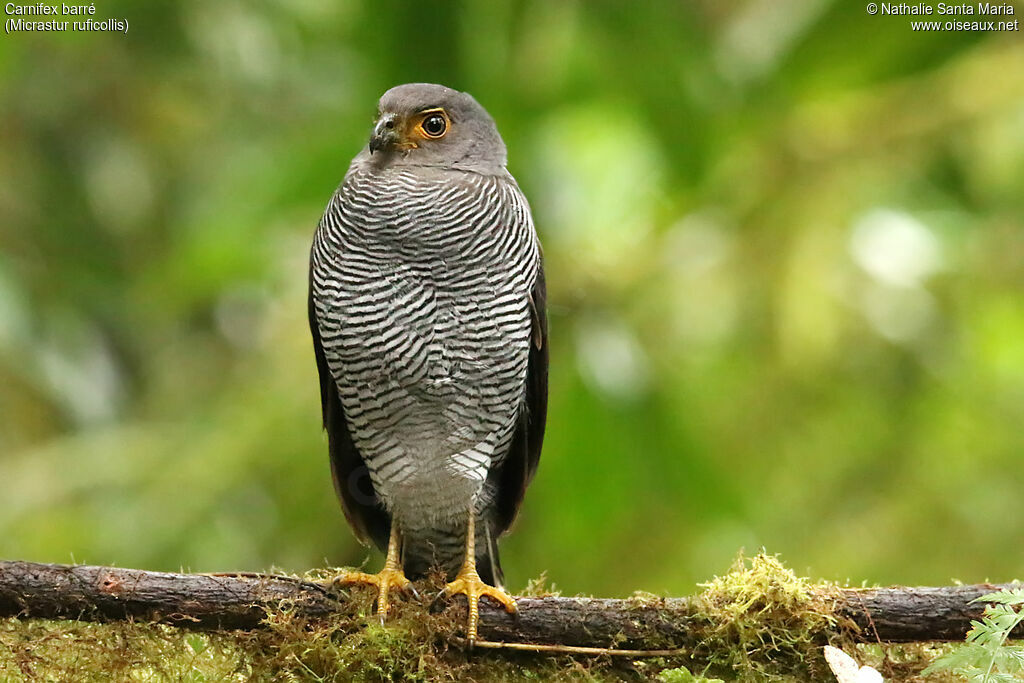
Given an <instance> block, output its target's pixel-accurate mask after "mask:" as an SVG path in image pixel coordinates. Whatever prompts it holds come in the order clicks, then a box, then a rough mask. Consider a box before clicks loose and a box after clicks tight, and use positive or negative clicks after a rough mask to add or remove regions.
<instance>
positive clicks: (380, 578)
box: [333, 523, 416, 621]
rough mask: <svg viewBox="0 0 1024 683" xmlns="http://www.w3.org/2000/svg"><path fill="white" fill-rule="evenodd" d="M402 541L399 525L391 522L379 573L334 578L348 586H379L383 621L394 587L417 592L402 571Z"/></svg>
mask: <svg viewBox="0 0 1024 683" xmlns="http://www.w3.org/2000/svg"><path fill="white" fill-rule="evenodd" d="M400 550H401V543H400V542H399V534H398V525H397V524H394V523H392V524H391V537H390V538H389V539H388V556H387V558H386V559H385V560H384V568H383V569H381V570H380V572H379V573H377V574H366V573H364V572H344V573H342V574H340V575H339V576H336V577H335V578H334V581H333V583H334V585H336V586H337V585H340V586H348V585H351V584H354V583H362V584H368V585H371V586H376V587H377V591H378V593H377V614H378V615H380V618H381V621H383V620H384V617H386V616H387V614H388V609H389V608H390V606H391V604H390V602H389V601H388V594H389V593H390V592H391V589H392V588H397V589H399V590H406V591H410V592H412V593H413V594H414V595H415V593H416V591H415V589H414V588H413V587H412V582H411V581H409V579H407V578H406V577H405V572H403V571H402V560H401V557H400V555H401V552H400Z"/></svg>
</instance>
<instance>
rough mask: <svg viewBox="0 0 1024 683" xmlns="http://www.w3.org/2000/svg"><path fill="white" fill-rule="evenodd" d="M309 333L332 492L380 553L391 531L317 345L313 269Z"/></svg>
mask: <svg viewBox="0 0 1024 683" xmlns="http://www.w3.org/2000/svg"><path fill="white" fill-rule="evenodd" d="M309 278H310V279H309V329H310V332H312V334H313V350H314V351H315V352H316V367H317V371H318V372H319V373H320V403H321V406H322V408H323V421H324V429H326V430H327V444H328V450H329V452H330V457H331V474H332V475H334V489H335V491H337V493H338V497H339V498H340V499H341V507H342V510H344V512H345V518H346V519H348V523H349V524H351V525H352V528H353V529H354V530H355V532H356V536H357V537H358V538H359V540H360V541H362V542H363V543H367V542H369V541H373V543H374V544H375V545H376V546H377V547H378V548H380V549H381V550H384V549H385V548H387V544H388V534H389V533H390V531H391V519H390V518H389V517H388V515H387V513H386V512H385V510H384V506H383V505H382V504H381V503H380V499H379V498H378V497H377V493H376V491H374V489H373V482H372V481H371V480H370V472H369V470H368V469H367V468H366V464H365V463H364V462H363V456H362V455H360V453H359V449H358V448H356V445H355V443H353V442H352V435H351V434H350V433H349V430H348V422H347V421H346V419H345V409H344V407H342V405H341V397H339V396H338V387H337V385H336V384H335V382H334V376H333V375H332V374H331V369H330V368H329V367H328V365H327V356H326V355H324V347H323V344H322V343H321V341H320V327H319V325H317V321H316V308H315V306H314V301H313V266H312V263H311V264H310V269H309Z"/></svg>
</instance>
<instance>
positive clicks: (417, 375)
mask: <svg viewBox="0 0 1024 683" xmlns="http://www.w3.org/2000/svg"><path fill="white" fill-rule="evenodd" d="M402 89H405V90H404V91H403V90H402ZM396 91H398V92H396ZM424 108H426V109H427V110H428V111H433V110H434V109H441V108H443V110H444V113H445V116H446V117H447V121H448V125H449V126H450V128H451V130H450V131H449V135H448V136H447V137H448V139H446V140H444V145H445V146H442V145H432V144H431V143H434V142H440V141H434V140H431V139H429V138H427V137H426V136H425V135H422V134H421V137H422V138H424V139H423V140H418V142H417V143H414V144H416V146H415V147H409V148H404V149H403V148H402V146H401V144H400V141H401V139H402V138H401V137H400V136H402V135H404V136H410V137H411V136H412V132H411V130H410V129H409V128H408V126H410V125H412V124H410V121H411V120H414V119H416V118H417V116H421V114H420V112H422V111H423V110H424ZM381 110H382V111H381V117H385V116H387V117H390V118H388V119H387V120H388V121H390V122H391V123H390V125H388V126H385V125H384V124H382V123H379V124H378V130H377V131H375V134H380V135H387V136H389V137H388V140H389V141H391V142H392V143H394V147H395V148H394V149H384V150H379V151H378V152H377V153H376V154H373V153H371V151H370V150H371V149H372V147H373V144H372V143H371V146H370V148H368V149H364V150H363V152H361V153H360V154H359V155H358V156H357V157H356V158H355V160H354V161H353V162H352V165H351V167H350V169H349V171H348V173H347V175H346V177H345V180H344V182H343V183H342V184H341V186H340V187H339V188H338V190H337V192H336V193H335V194H334V196H333V198H332V199H331V201H330V202H329V204H328V206H327V209H326V211H325V213H324V216H323V218H322V219H321V222H320V225H319V228H318V230H317V232H316V236H315V239H314V243H313V249H312V253H311V267H310V326H311V329H312V331H313V337H314V346H315V347H316V352H317V363H318V366H319V371H320V380H321V397H322V399H323V407H324V424H325V427H326V428H327V430H328V435H329V439H330V451H331V461H332V469H333V472H334V476H335V484H336V487H337V490H338V493H339V495H340V497H341V499H342V503H343V507H344V509H345V512H346V516H347V517H348V519H349V521H350V522H351V523H352V524H353V526H354V527H355V528H356V531H357V533H358V534H359V535H360V536H361V537H363V538H369V539H372V540H373V541H374V542H375V543H376V544H377V545H378V546H379V547H380V548H381V549H384V547H385V546H386V545H387V539H388V534H389V531H390V529H391V525H392V524H397V525H398V529H399V531H400V532H401V537H402V543H403V545H402V560H403V566H404V568H405V570H406V573H407V574H408V575H409V576H410V577H413V578H414V577H415V576H417V575H422V574H423V573H424V572H425V571H426V570H427V569H428V568H429V567H431V566H440V567H441V568H443V569H445V570H446V571H447V572H448V573H449V574H452V573H453V572H454V571H455V570H456V569H457V568H458V567H459V564H460V562H461V561H462V559H463V557H462V555H463V548H464V542H465V530H466V522H467V515H468V511H469V510H470V509H471V508H472V509H474V510H475V511H476V522H477V523H476V537H477V543H476V556H477V560H478V563H479V567H480V574H481V576H482V577H483V578H484V580H485V581H487V582H488V583H495V582H496V581H500V566H499V563H498V556H497V545H496V542H497V537H498V536H499V535H500V534H501V533H502V532H504V531H505V530H506V529H507V528H508V526H509V525H510V524H511V522H512V520H513V519H514V517H515V515H516V511H517V509H518V506H519V503H520V501H521V499H522V496H523V492H524V491H525V488H526V485H527V484H528V483H529V479H530V477H531V476H532V474H533V471H534V469H535V467H536V464H537V460H538V458H539V455H540V446H541V440H542V438H543V431H544V419H545V412H546V402H547V340H546V336H547V328H546V322H545V318H544V298H545V295H544V277H543V270H542V266H541V255H540V247H539V244H538V241H537V236H536V233H535V231H534V227H533V221H532V218H531V215H530V209H529V206H528V204H527V202H526V200H525V198H524V197H523V195H522V193H521V192H520V190H519V187H518V186H517V185H516V182H515V180H514V179H513V178H512V176H511V175H510V174H509V173H508V172H507V171H506V170H505V150H504V144H503V143H502V142H501V139H500V137H499V136H498V134H497V130H496V129H494V124H493V122H492V121H491V120H490V117H489V116H487V114H486V112H484V110H483V109H482V108H481V107H480V106H479V105H478V104H477V103H476V102H475V101H474V100H473V99H472V98H471V97H469V96H468V95H465V94H464V93H458V92H456V91H452V90H449V89H447V88H442V87H441V86H426V85H413V86H401V87H400V88H396V89H393V90H392V91H389V93H387V94H386V95H385V96H384V98H382V100H381ZM383 120H384V118H382V119H381V121H383ZM396 127H397V128H398V129H399V130H398V131H397V132H393V131H394V130H395V128H396ZM460 135H461V136H462V138H461V139H460V138H459V137H458V136H460ZM396 140H398V141H399V142H395V141H396ZM424 150H426V151H424Z"/></svg>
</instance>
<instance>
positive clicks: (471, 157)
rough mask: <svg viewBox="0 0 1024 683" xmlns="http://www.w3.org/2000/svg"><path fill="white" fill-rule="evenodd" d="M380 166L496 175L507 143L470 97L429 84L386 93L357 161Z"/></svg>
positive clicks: (483, 110)
mask: <svg viewBox="0 0 1024 683" xmlns="http://www.w3.org/2000/svg"><path fill="white" fill-rule="evenodd" d="M360 158H361V160H362V161H363V162H364V163H368V164H371V165H373V166H375V167H383V166H431V167H439V168H458V169H463V170H468V171H476V172H478V173H488V174H495V173H499V172H501V171H502V169H504V167H505V162H506V156H505V143H504V142H502V139H501V136H500V135H499V134H498V129H497V127H496V126H495V125H494V120H493V119H492V118H491V116H490V114H488V113H487V111H486V110H485V109H484V108H483V107H481V106H480V105H479V104H478V103H477V101H476V100H474V99H473V96H472V95H470V94H468V93H464V92H459V91H458V90H452V89H451V88H446V87H444V86H443V85H435V84H433V83H407V84H405V85H399V86H396V87H394V88H391V90H388V91H387V92H386V93H384V95H383V96H382V97H381V98H380V102H379V103H378V105H377V120H376V122H375V124H374V127H373V133H372V135H371V136H370V142H369V144H368V145H367V147H366V149H364V150H363V152H362V153H361V154H360V156H359V157H357V161H358V160H360Z"/></svg>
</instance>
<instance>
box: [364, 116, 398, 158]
mask: <svg viewBox="0 0 1024 683" xmlns="http://www.w3.org/2000/svg"><path fill="white" fill-rule="evenodd" d="M397 143H398V132H397V131H396V130H395V115H394V114H381V117H380V118H379V119H377V125H376V126H374V127H373V134H372V135H371V136H370V145H369V147H370V154H373V153H374V152H378V151H380V150H382V149H392V148H394V146H395V145H396V144H397Z"/></svg>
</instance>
